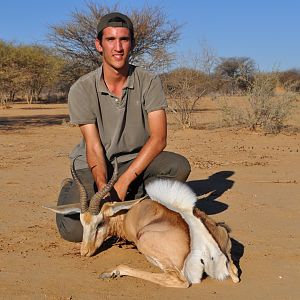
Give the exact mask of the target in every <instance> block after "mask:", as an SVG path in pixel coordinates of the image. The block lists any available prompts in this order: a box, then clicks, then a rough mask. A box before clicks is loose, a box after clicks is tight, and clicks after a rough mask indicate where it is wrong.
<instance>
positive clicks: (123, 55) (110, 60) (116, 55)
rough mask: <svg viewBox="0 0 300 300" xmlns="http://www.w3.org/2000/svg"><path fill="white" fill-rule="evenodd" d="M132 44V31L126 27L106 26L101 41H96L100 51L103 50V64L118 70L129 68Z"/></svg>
mask: <svg viewBox="0 0 300 300" xmlns="http://www.w3.org/2000/svg"><path fill="white" fill-rule="evenodd" d="M131 46H132V43H131V37H130V31H129V29H128V28H124V27H106V28H104V29H103V35H102V40H101V42H99V41H96V47H97V49H98V51H99V52H102V60H103V64H106V65H108V66H110V67H112V68H114V69H115V70H117V71H122V70H123V69H125V68H127V66H128V58H129V54H130V50H131Z"/></svg>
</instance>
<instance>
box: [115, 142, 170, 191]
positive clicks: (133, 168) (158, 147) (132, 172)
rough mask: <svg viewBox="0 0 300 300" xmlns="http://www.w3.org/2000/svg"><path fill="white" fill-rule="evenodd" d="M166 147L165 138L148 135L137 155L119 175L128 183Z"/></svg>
mask: <svg viewBox="0 0 300 300" xmlns="http://www.w3.org/2000/svg"><path fill="white" fill-rule="evenodd" d="M165 147H166V140H165V139H159V138H152V137H150V138H149V139H148V141H147V142H146V144H145V145H144V146H143V148H142V149H141V151H140V152H139V154H138V155H137V157H136V158H135V159H134V160H133V161H132V163H131V165H130V166H129V167H128V169H127V170H126V171H125V172H124V174H123V175H122V176H121V178H120V180H122V181H123V182H124V183H125V184H128V185H129V184H130V183H131V182H132V181H134V180H135V179H136V178H137V176H139V175H140V174H141V173H142V172H143V171H144V170H145V169H146V168H147V167H148V166H149V164H150V163H151V162H152V161H153V160H154V158H155V157H156V156H157V155H159V154H160V153H161V152H162V151H163V150H164V148H165Z"/></svg>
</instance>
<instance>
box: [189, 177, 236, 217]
mask: <svg viewBox="0 0 300 300" xmlns="http://www.w3.org/2000/svg"><path fill="white" fill-rule="evenodd" d="M233 174H234V172H233V171H220V172H217V173H215V174H213V175H211V176H209V177H208V178H207V179H204V180H194V181H189V182H187V185H188V186H189V187H190V188H191V189H192V190H193V191H194V192H195V194H196V195H197V196H198V197H199V196H202V195H206V194H208V195H207V196H205V197H203V198H201V199H200V200H198V201H197V203H196V207H197V208H199V209H200V210H202V211H204V212H205V213H206V214H208V215H214V214H217V213H220V212H222V211H224V210H226V209H227V208H228V205H227V204H225V203H222V202H220V201H217V200H216V199H217V198H219V197H220V196H221V195H222V194H223V193H224V192H226V191H227V190H228V189H230V188H232V186H233V184H234V181H233V180H230V179H228V178H229V177H230V176H232V175H233Z"/></svg>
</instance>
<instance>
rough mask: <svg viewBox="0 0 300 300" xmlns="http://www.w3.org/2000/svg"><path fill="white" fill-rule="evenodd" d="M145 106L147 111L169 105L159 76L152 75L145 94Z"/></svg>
mask: <svg viewBox="0 0 300 300" xmlns="http://www.w3.org/2000/svg"><path fill="white" fill-rule="evenodd" d="M144 106H145V110H146V112H147V113H149V112H152V111H155V110H160V109H165V108H166V107H167V106H168V105H167V100H166V97H165V94H164V91H163V87H162V83H161V80H160V78H159V77H158V76H152V78H151V80H150V84H149V88H148V89H147V91H146V93H145V95H144Z"/></svg>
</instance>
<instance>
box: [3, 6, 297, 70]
mask: <svg viewBox="0 0 300 300" xmlns="http://www.w3.org/2000/svg"><path fill="white" fill-rule="evenodd" d="M94 1H96V0H94ZM99 3H101V1H99ZM102 3H103V2H102ZM104 3H106V4H108V5H109V4H110V3H112V4H113V3H115V1H109V0H106V1H105V2H104ZM145 3H146V4H148V5H149V6H156V5H159V6H160V7H161V8H162V9H163V10H164V11H165V12H166V14H167V16H168V18H169V19H170V20H174V21H176V22H178V23H179V24H182V25H183V27H182V28H181V39H180V41H178V42H177V44H176V46H175V51H176V52H177V53H178V54H185V55H187V54H188V53H197V51H198V53H199V51H200V50H199V48H200V45H201V42H203V41H204V40H206V42H207V44H208V45H209V46H210V47H211V48H213V49H214V50H215V52H216V54H217V55H218V56H220V57H234V56H246V57H250V58H252V59H254V60H255V62H256V63H257V64H258V65H259V68H260V70H263V71H270V70H272V69H280V70H287V69H291V68H298V69H300V17H299V12H300V1H299V0H281V1H280V0H247V1H245V0H185V1H184V0H148V1H146V0H140V1H139V0H126V1H119V4H120V6H121V8H122V9H126V8H128V9H129V10H130V8H132V7H142V6H143V5H144V4H145ZM85 7H86V1H85V0H49V1H42V0H24V1H23V0H19V1H18V0H0V39H3V40H5V41H14V42H17V43H25V44H31V43H40V44H43V43H44V44H45V43H47V40H46V35H47V33H48V32H49V25H54V24H58V23H61V22H64V21H67V20H68V19H70V12H71V11H73V10H74V9H79V10H81V9H84V8H85ZM122 9H121V11H122Z"/></svg>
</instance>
